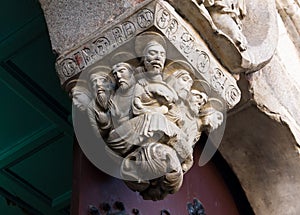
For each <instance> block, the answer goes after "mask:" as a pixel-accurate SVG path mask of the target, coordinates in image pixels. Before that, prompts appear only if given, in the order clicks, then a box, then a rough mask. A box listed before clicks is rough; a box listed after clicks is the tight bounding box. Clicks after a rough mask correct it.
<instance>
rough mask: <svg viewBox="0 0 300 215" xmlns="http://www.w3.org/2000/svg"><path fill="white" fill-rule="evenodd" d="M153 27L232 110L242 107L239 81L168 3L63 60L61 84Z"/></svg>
mask: <svg viewBox="0 0 300 215" xmlns="http://www.w3.org/2000/svg"><path fill="white" fill-rule="evenodd" d="M153 27H154V28H156V29H157V30H159V31H160V32H161V33H162V34H163V35H164V36H165V37H166V38H167V39H168V42H169V43H170V44H171V45H173V46H174V47H175V48H176V49H177V50H178V51H179V52H180V53H181V54H182V55H183V57H184V58H185V60H186V61H188V62H189V63H190V64H191V65H192V66H193V67H194V68H196V71H197V74H196V75H199V76H201V78H202V79H204V80H205V81H206V82H207V83H208V84H209V85H211V86H212V88H213V90H214V91H215V92H216V93H217V94H219V95H220V96H221V97H222V98H223V99H224V100H225V101H226V104H227V105H228V107H229V108H231V107H233V106H234V105H235V104H237V103H238V101H239V100H240V91H239V89H238V87H237V85H236V81H235V79H234V78H233V77H232V76H231V75H230V74H229V73H228V72H227V71H226V70H225V69H224V68H223V67H222V66H221V65H220V63H219V62H218V60H217V59H216V58H215V57H214V56H213V54H212V53H211V52H210V50H209V49H208V48H207V46H206V43H205V42H204V41H203V40H202V39H201V38H200V37H199V36H198V34H197V32H195V31H194V30H193V28H192V27H191V26H190V25H189V24H188V23H186V21H184V20H183V19H182V18H181V17H180V16H179V15H178V14H177V13H176V12H175V11H174V9H173V8H172V7H171V6H170V5H169V4H168V3H166V2H165V1H154V2H152V3H150V4H148V5H146V6H145V7H143V8H141V9H140V10H138V11H137V12H136V13H134V14H132V15H131V16H129V17H128V18H127V19H125V20H124V21H122V22H121V23H116V24H115V25H114V26H111V27H110V28H109V29H107V30H105V31H103V32H101V33H99V34H97V35H94V36H93V37H92V38H91V39H89V40H87V42H86V43H85V44H82V45H81V46H80V47H79V48H77V49H76V50H74V51H72V52H69V53H67V54H64V55H62V56H60V57H59V58H58V60H57V63H56V68H57V72H58V74H59V77H60V80H61V83H62V84H63V85H65V84H66V83H67V82H68V80H70V78H71V77H73V76H75V75H77V74H79V73H81V72H82V71H84V70H85V69H86V68H87V67H89V66H91V65H93V64H94V63H96V62H98V61H99V60H103V58H104V57H106V56H107V55H109V54H112V53H113V52H114V51H117V50H118V49H119V48H120V47H121V46H122V45H124V44H126V43H130V42H131V40H132V39H133V38H134V37H135V36H137V35H138V34H140V33H141V32H143V31H145V30H147V29H149V28H153ZM132 54H135V53H132ZM138 57H139V56H138Z"/></svg>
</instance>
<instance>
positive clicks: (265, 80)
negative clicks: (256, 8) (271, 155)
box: [248, 19, 300, 144]
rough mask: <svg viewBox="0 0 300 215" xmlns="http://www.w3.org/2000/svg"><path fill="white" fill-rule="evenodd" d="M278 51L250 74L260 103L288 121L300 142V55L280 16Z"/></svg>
mask: <svg viewBox="0 0 300 215" xmlns="http://www.w3.org/2000/svg"><path fill="white" fill-rule="evenodd" d="M279 21H280V22H279V27H280V39H279V43H278V47H277V53H276V55H275V56H274V58H273V59H272V61H271V62H270V63H269V64H268V65H267V66H266V67H265V68H263V69H262V70H260V71H258V72H255V73H253V74H250V75H248V80H249V82H250V88H251V92H252V94H253V98H254V100H255V102H256V103H257V104H258V107H259V108H261V110H262V111H264V112H265V113H266V114H267V115H269V116H271V117H272V118H274V119H276V120H277V121H280V122H284V123H286V124H287V125H288V126H289V128H290V129H291V131H292V133H293V135H294V136H295V139H296V140H297V142H298V144H299V143H300V113H299V110H298V107H300V97H299V94H300V88H299V86H300V75H299V71H300V58H299V53H298V52H297V49H296V47H295V46H294V44H293V43H292V41H291V39H290V38H289V35H288V34H287V31H286V29H285V27H284V25H283V24H282V22H281V20H280V19H279Z"/></svg>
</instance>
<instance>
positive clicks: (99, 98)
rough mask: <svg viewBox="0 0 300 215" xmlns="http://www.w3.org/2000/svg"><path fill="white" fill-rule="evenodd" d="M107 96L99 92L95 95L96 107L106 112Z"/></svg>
mask: <svg viewBox="0 0 300 215" xmlns="http://www.w3.org/2000/svg"><path fill="white" fill-rule="evenodd" d="M107 98H108V95H107V94H106V93H105V92H101V93H100V92H99V93H98V94H97V102H98V105H99V106H100V107H101V108H103V109H104V110H107V108H108V99H107Z"/></svg>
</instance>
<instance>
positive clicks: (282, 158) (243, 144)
mask: <svg viewBox="0 0 300 215" xmlns="http://www.w3.org/2000/svg"><path fill="white" fill-rule="evenodd" d="M295 144H296V141H295V139H294V137H293V136H292V134H291V132H290V130H289V128H288V127H287V126H286V125H283V124H281V123H279V122H277V121H276V120H273V119H271V118H269V117H268V116H266V115H265V114H264V113H263V112H261V111H260V110H259V109H258V108H257V107H255V105H250V106H248V107H246V108H245V109H243V110H241V111H239V112H238V113H235V114H233V115H230V116H228V118H227V123H226V130H225V135H224V137H223V141H222V143H221V148H220V152H221V153H222V156H224V158H225V159H226V160H227V162H228V163H229V164H230V166H231V167H232V169H233V171H234V172H235V173H236V175H237V177H238V178H239V180H240V183H241V185H242V187H243V189H244V190H245V193H246V195H247V197H248V200H249V202H250V204H251V206H252V208H253V210H254V212H255V214H256V215H266V214H286V215H298V214H299V212H300V206H299V203H298V200H299V198H300V171H299V162H300V158H299V155H298V152H297V150H296V149H295V147H294V146H295Z"/></svg>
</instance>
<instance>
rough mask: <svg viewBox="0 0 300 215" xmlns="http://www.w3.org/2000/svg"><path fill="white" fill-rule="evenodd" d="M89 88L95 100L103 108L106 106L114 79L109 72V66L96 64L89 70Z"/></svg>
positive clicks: (113, 85)
mask: <svg viewBox="0 0 300 215" xmlns="http://www.w3.org/2000/svg"><path fill="white" fill-rule="evenodd" d="M89 75H90V76H89V79H90V88H91V90H92V94H93V95H94V96H95V98H96V101H97V102H98V103H99V105H100V106H102V107H103V108H105V109H106V108H107V103H108V101H109V98H110V96H111V93H112V91H113V90H114V88H115V80H114V78H113V77H112V76H111V74H110V68H108V67H105V66H97V67H94V68H92V69H91V70H90V71H89Z"/></svg>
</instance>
